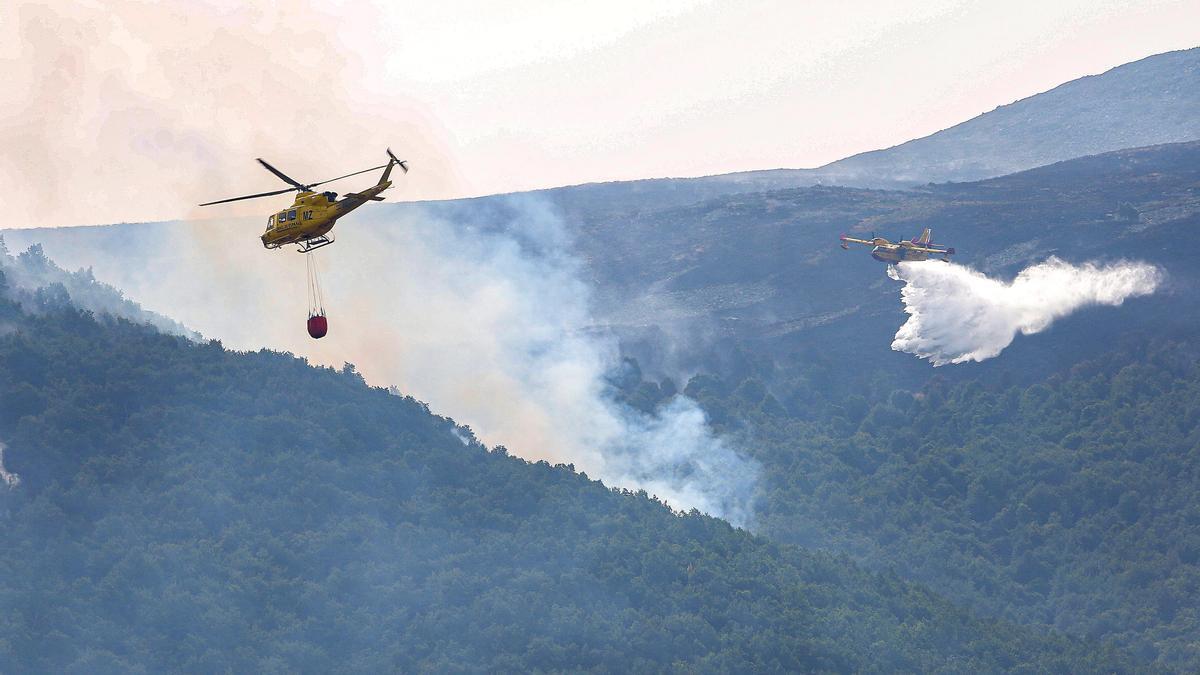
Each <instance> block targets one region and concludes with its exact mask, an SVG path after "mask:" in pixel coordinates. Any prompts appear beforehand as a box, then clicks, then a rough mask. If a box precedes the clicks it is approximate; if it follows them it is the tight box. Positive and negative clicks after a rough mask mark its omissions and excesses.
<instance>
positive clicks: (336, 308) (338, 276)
mask: <svg viewBox="0 0 1200 675" xmlns="http://www.w3.org/2000/svg"><path fill="white" fill-rule="evenodd" d="M186 226H187V225H186V224H182V223H164V224H161V225H153V226H150V225H147V226H137V227H136V228H125V231H126V233H127V236H119V235H117V234H116V233H115V232H114V233H113V234H112V235H111V236H112V239H111V241H112V242H113V244H114V245H111V246H110V245H109V244H108V243H107V242H109V241H110V239H109V238H108V237H109V235H106V234H105V232H104V230H103V229H102V228H98V229H94V230H93V229H91V228H85V229H81V230H71V229H50V230H42V231H31V230H18V231H11V232H8V233H6V238H9V239H10V240H11V241H12V242H13V243H16V244H25V245H28V244H30V243H32V242H33V241H39V242H41V243H42V244H43V246H44V249H45V251H46V254H47V255H48V256H49V257H50V258H52V259H54V260H56V261H57V262H58V263H59V264H61V265H63V266H64V267H67V268H76V267H90V268H91V269H92V270H93V271H94V273H95V275H96V277H97V278H99V279H103V280H105V281H108V282H110V283H113V284H114V285H116V286H118V287H119V288H121V289H123V290H124V291H126V292H127V293H128V294H129V296H130V297H132V298H136V299H137V300H138V301H139V302H140V303H141V304H142V306H143V307H145V308H146V309H149V310H152V311H158V312H161V313H163V314H166V315H168V316H170V317H171V318H173V319H176V320H178V321H180V322H182V323H183V324H184V325H186V326H188V327H189V328H191V329H194V330H197V331H199V332H200V333H201V334H203V335H204V336H205V337H209V338H218V339H220V340H221V341H222V342H223V343H224V345H225V346H226V347H229V348H233V349H246V350H254V349H259V348H261V347H264V346H267V347H271V348H274V349H282V350H287V351H291V352H293V353H295V354H297V355H301V356H304V357H306V358H308V359H309V360H310V361H312V362H314V363H320V364H326V365H331V366H335V367H340V366H341V365H342V364H343V363H344V362H351V363H354V364H355V365H356V367H357V368H358V371H359V372H360V373H362V374H363V376H364V377H365V378H366V379H367V381H368V382H370V383H372V384H375V385H380V386H395V387H397V389H398V390H399V391H402V392H404V393H406V394H409V395H412V396H414V397H416V398H418V399H420V400H422V401H425V402H427V403H428V404H429V405H430V407H431V408H432V409H433V410H434V411H436V412H437V413H439V414H443V415H447V416H450V417H453V418H454V419H455V420H456V421H458V422H459V423H461V424H466V425H469V426H470V428H471V430H472V432H474V434H475V435H476V436H477V437H478V438H479V439H480V440H481V441H483V442H484V443H487V444H488V445H504V446H505V447H506V448H507V449H508V450H509V451H510V452H512V453H513V454H516V455H519V456H522V457H524V458H526V459H531V460H539V459H545V460H548V461H551V462H562V463H571V464H574V465H575V467H576V468H577V469H578V470H581V471H584V472H586V473H588V474H589V475H590V476H592V477H595V478H600V479H603V480H604V481H605V483H607V484H609V485H617V486H622V487H628V488H644V489H646V490H647V491H648V492H650V493H652V494H655V495H657V496H659V497H660V498H662V499H664V500H666V501H667V502H668V503H669V504H671V505H672V506H673V507H675V508H685V509H687V508H693V507H694V508H698V509H700V510H702V511H705V512H708V513H711V514H713V515H719V516H723V517H725V518H727V519H730V520H732V521H733V522H736V523H745V522H747V521H748V519H749V516H750V511H751V507H750V501H751V495H752V492H753V488H754V484H755V476H756V474H757V471H756V466H755V464H754V463H753V462H752V461H751V460H749V459H746V458H744V457H743V456H742V455H741V454H740V453H739V452H738V451H737V450H736V448H735V447H734V444H733V443H732V442H731V441H730V440H728V439H723V438H719V437H716V436H714V435H713V434H712V433H711V431H710V430H709V428H708V425H707V424H706V421H705V419H704V414H703V412H702V411H701V410H700V409H699V407H697V405H696V404H695V403H694V402H693V401H691V400H689V399H687V398H685V397H677V398H675V399H673V400H670V401H668V402H666V403H665V405H663V406H662V408H661V409H660V410H659V411H657V413H655V414H646V413H643V412H641V411H639V410H635V409H633V408H631V407H629V406H627V405H625V404H623V403H621V402H620V401H619V400H618V396H616V395H615V392H614V391H613V389H612V386H611V385H610V383H609V376H610V375H611V374H612V373H614V372H615V369H617V368H619V367H620V365H621V360H620V354H619V349H618V343H617V340H616V338H615V337H614V336H613V335H611V334H609V333H608V332H606V331H603V330H601V329H597V328H596V326H595V324H596V323H597V322H596V321H595V319H594V316H593V313H592V305H593V301H592V289H591V286H590V285H589V284H588V283H587V282H586V281H585V278H586V274H585V272H584V270H583V267H582V262H581V261H580V260H579V258H578V257H576V256H575V255H574V254H573V252H572V251H573V249H574V247H573V242H572V239H571V235H570V233H569V232H568V229H567V228H566V227H565V225H564V224H563V222H562V221H561V219H560V218H559V216H558V214H557V213H556V212H554V211H553V210H552V209H551V208H550V207H549V206H548V204H547V202H545V201H544V200H542V199H541V198H539V197H536V196H522V195H517V196H513V197H510V198H507V199H505V200H501V202H500V203H499V204H497V203H496V202H486V203H485V202H470V201H468V202H464V203H460V204H458V205H449V206H446V205H441V206H437V205H431V206H424V205H404V206H403V207H391V206H387V205H379V206H374V205H372V206H368V207H365V208H363V209H361V210H359V211H356V212H355V213H354V214H352V215H351V216H350V217H348V218H347V219H346V221H345V222H344V223H339V224H338V226H337V229H336V230H335V232H336V234H337V235H338V239H337V243H336V244H335V245H334V246H330V247H328V248H325V249H322V250H320V251H318V252H316V253H314V254H313V255H314V256H316V259H317V261H318V263H319V267H320V269H321V274H322V285H323V289H324V295H325V301H326V310H327V312H328V316H329V321H330V329H329V335H328V336H327V337H325V338H323V339H321V340H317V341H314V340H311V339H309V337H308V335H307V334H306V332H305V330H304V319H305V317H306V316H307V314H306V312H307V309H306V307H307V304H306V297H305V286H304V280H305V261H304V256H300V255H296V253H294V252H293V251H292V250H280V251H264V250H263V248H262V245H261V244H260V243H259V242H258V241H257V239H256V235H257V232H258V231H260V230H261V225H260V223H259V219H258V218H256V219H254V221H250V222H247V221H245V220H242V219H238V220H231V221H227V222H223V223H221V222H211V223H207V224H206V225H205V228H206V232H207V233H208V236H209V237H211V238H212V242H214V243H210V244H209V245H202V244H200V243H199V242H197V241H195V240H191V239H185V240H180V239H177V238H176V237H175V236H173V233H176V232H178V231H179V229H180V228H181V227H186ZM130 235H132V236H130ZM218 243H219V246H220V247H221V249H222V255H221V257H220V258H219V259H218V258H216V257H214V256H213V255H212V254H211V249H212V247H213V246H216V245H218Z"/></svg>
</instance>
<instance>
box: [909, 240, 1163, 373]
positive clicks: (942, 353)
mask: <svg viewBox="0 0 1200 675" xmlns="http://www.w3.org/2000/svg"><path fill="white" fill-rule="evenodd" d="M888 276H890V277H891V278H893V279H896V280H898V281H903V282H904V288H902V289H901V290H900V299H901V300H902V301H903V302H904V311H905V312H907V313H908V315H909V317H908V321H906V322H905V323H904V325H903V326H901V327H900V330H898V331H896V337H895V339H894V340H893V341H892V349H894V350H896V351H901V352H907V353H909V354H915V355H917V356H918V357H921V358H924V359H929V360H930V361H931V362H932V363H933V365H935V366H941V365H945V364H947V363H965V362H967V361H984V360H987V359H990V358H992V357H994V356H997V355H999V354H1000V352H1002V351H1004V348H1005V347H1007V346H1008V345H1009V344H1011V343H1012V341H1013V338H1015V337H1016V335H1017V333H1018V332H1020V333H1021V334H1023V335H1033V334H1035V333H1040V332H1041V331H1043V330H1046V329H1047V328H1049V327H1050V325H1051V324H1052V323H1054V321H1055V320H1056V319H1059V318H1062V317H1064V316H1067V315H1068V314H1070V313H1072V312H1074V311H1075V310H1077V309H1079V308H1081V307H1086V306H1089V305H1110V306H1117V305H1120V304H1121V303H1123V302H1124V301H1125V299H1126V298H1131V297H1136V296H1141V295H1149V294H1150V293H1153V292H1154V290H1155V289H1156V288H1157V287H1158V285H1159V283H1160V282H1161V281H1162V276H1163V275H1162V272H1161V271H1160V270H1159V269H1158V268H1157V267H1155V266H1153V265H1149V264H1146V263H1140V262H1126V261H1122V262H1117V263H1114V264H1110V265H1096V264H1093V263H1085V264H1083V265H1072V264H1070V263H1067V262H1064V261H1063V260H1060V259H1058V258H1055V257H1051V258H1049V259H1048V260H1046V261H1045V262H1042V263H1038V264H1036V265H1032V266H1030V267H1027V268H1025V269H1024V270H1021V272H1020V273H1019V274H1017V276H1016V278H1015V279H1013V280H1012V282H1010V283H1006V282H1003V281H998V280H996V279H991V278H988V277H987V276H985V275H983V274H981V273H979V272H976V271H974V270H972V269H970V268H967V267H963V266H961V265H955V264H946V263H942V262H933V261H930V262H916V263H914V262H904V263H900V264H899V265H896V266H894V267H889V268H888Z"/></svg>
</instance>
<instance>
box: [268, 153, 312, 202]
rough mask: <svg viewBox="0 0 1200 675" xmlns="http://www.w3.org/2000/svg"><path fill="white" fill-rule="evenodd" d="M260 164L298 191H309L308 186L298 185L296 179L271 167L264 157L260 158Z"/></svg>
mask: <svg viewBox="0 0 1200 675" xmlns="http://www.w3.org/2000/svg"><path fill="white" fill-rule="evenodd" d="M258 163H259V164H262V165H263V168H265V169H266V170H267V171H270V172H271V173H273V174H275V175H276V176H278V177H279V179H280V180H282V181H283V182H285V183H287V184H288V185H291V186H293V187H295V188H296V189H297V190H307V189H308V186H307V185H301V184H300V183H297V182H296V181H295V180H294V179H292V178H290V177H288V176H287V175H285V174H284V173H283V172H282V171H280V170H279V169H276V168H275V167H273V166H271V165H270V164H267V162H266V160H264V159H263V158H262V157H259V158H258ZM285 192H286V190H285ZM277 194H278V193H277Z"/></svg>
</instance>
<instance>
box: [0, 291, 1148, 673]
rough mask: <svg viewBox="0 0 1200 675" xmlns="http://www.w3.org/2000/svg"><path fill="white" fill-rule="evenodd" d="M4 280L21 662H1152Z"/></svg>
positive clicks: (208, 668)
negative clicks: (984, 611)
mask: <svg viewBox="0 0 1200 675" xmlns="http://www.w3.org/2000/svg"><path fill="white" fill-rule="evenodd" d="M3 279H4V275H2V274H0V289H3V288H5V286H4V283H3ZM0 296H3V297H0V322H2V323H3V324H4V325H6V326H12V327H14V328H10V329H9V330H6V331H4V332H3V333H0V439H3V443H4V446H0V449H2V450H3V453H2V455H0V461H2V462H3V466H2V468H0V475H2V476H4V478H5V480H4V481H3V482H2V483H0V530H2V531H3V533H4V545H3V546H2V547H0V570H3V572H4V573H3V575H0V670H2V671H4V672H79V673H118V672H364V673H368V672H369V673H378V672H922V673H925V672H998V671H1001V670H1018V671H1025V672H1073V673H1078V672H1105V673H1109V672H1132V670H1133V667H1132V666H1131V665H1130V661H1128V660H1127V658H1126V657H1125V656H1124V655H1122V654H1121V653H1119V652H1117V651H1115V650H1112V649H1105V648H1101V647H1099V646H1098V645H1097V644H1095V643H1090V642H1084V641H1080V640H1076V639H1070V638H1065V637H1062V636H1059V635H1055V634H1052V633H1047V632H1045V631H1032V630H1028V629H1024V628H1020V627H1017V626H1015V625H1013V624H1011V623H1005V622H1002V621H983V620H979V619H976V618H973V617H972V616H970V615H969V614H968V613H966V612H963V611H961V610H959V609H956V608H955V607H953V606H952V605H950V604H948V603H947V602H945V601H944V600H942V599H940V598H938V597H937V596H936V595H934V594H933V593H931V592H929V591H928V590H925V589H923V588H921V587H919V586H916V585H913V584H910V583H906V582H904V581H901V580H899V579H898V578H896V577H895V576H894V575H889V574H873V573H867V572H863V571H861V570H858V569H857V568H855V567H854V565H853V564H851V563H850V562H849V561H848V560H846V559H845V558H839V557H835V556H831V555H828V554H820V553H817V554H814V553H809V552H805V551H803V550H801V549H798V548H795V547H791V546H781V545H778V544H775V543H771V542H768V541H766V540H763V539H760V538H757V537H754V536H752V535H751V534H749V533H747V532H745V531H741V530H735V529H734V528H732V527H730V526H729V525H728V524H726V523H724V522H722V521H719V520H716V519H713V518H708V517H706V516H703V515H700V514H699V513H694V512H693V513H690V514H675V513H672V512H671V511H669V510H668V509H667V508H666V507H665V506H663V505H662V504H660V503H658V502H656V501H654V500H652V499H650V498H649V497H647V495H646V494H645V493H644V492H643V493H636V494H635V493H630V492H624V491H614V490H610V489H608V488H606V487H605V486H603V485H601V484H599V483H597V482H594V481H591V480H588V478H587V477H586V476H583V475H580V474H577V473H575V472H574V471H573V470H572V468H571V467H568V466H562V465H559V466H550V465H548V464H546V463H544V462H541V463H537V464H531V463H528V462H525V461H522V460H519V459H516V458H514V457H511V456H509V455H508V454H507V453H506V452H505V451H503V450H501V449H496V450H490V451H489V450H488V449H487V448H484V447H483V446H482V445H480V444H479V443H478V442H476V441H475V440H474V439H473V438H471V437H470V435H469V432H467V431H466V430H464V429H459V428H456V427H455V425H454V423H453V422H451V421H450V420H447V419H444V418H440V417H436V416H434V415H431V414H430V413H429V411H428V409H427V408H426V407H425V406H424V405H423V404H421V403H420V402H418V401H415V400H413V399H410V398H404V397H400V396H396V395H393V394H390V393H388V392H387V391H385V390H383V389H378V388H371V387H368V386H366V385H365V384H364V383H363V381H362V378H361V377H360V376H359V375H358V374H357V373H356V372H355V371H354V368H353V367H352V366H350V365H347V366H346V367H345V368H343V369H341V370H340V371H335V370H332V369H328V368H324V369H318V368H312V367H310V366H308V365H307V364H306V363H304V362H303V361H301V360H299V359H296V358H293V357H291V356H290V355H287V354H279V353H275V352H269V351H261V352H257V353H233V352H229V351H226V350H224V349H223V348H222V347H221V346H220V345H219V344H218V343H215V342H209V343H204V344H199V343H195V342H191V341H187V340H184V339H182V338H179V337H173V336H166V335H162V334H160V333H157V332H156V331H154V330H153V329H151V328H149V327H146V326H137V325H134V324H131V323H129V322H126V321H108V320H105V321H98V320H97V319H96V318H95V317H93V316H92V315H90V314H87V313H83V312H80V311H79V310H78V309H76V308H75V307H73V306H71V305H70V304H69V303H68V302H65V300H66V298H65V297H64V296H62V295H61V294H60V295H58V296H56V297H51V298H48V299H47V301H46V302H43V303H42V304H41V305H40V307H39V308H38V313H37V314H29V313H27V312H26V311H25V310H24V309H23V308H22V306H21V305H18V304H15V303H14V302H13V301H12V298H11V296H10V295H9V294H7V293H0ZM14 475H15V476H16V477H17V478H16V479H14V478H13V476H14Z"/></svg>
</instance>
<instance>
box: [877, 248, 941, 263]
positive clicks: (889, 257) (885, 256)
mask: <svg viewBox="0 0 1200 675" xmlns="http://www.w3.org/2000/svg"><path fill="white" fill-rule="evenodd" d="M871 257H872V258H874V259H876V260H878V261H879V262H885V263H898V262H920V261H922V260H929V254H928V253H926V252H925V251H914V250H912V249H909V248H905V247H903V246H892V247H889V246H876V247H875V248H873V249H871Z"/></svg>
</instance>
